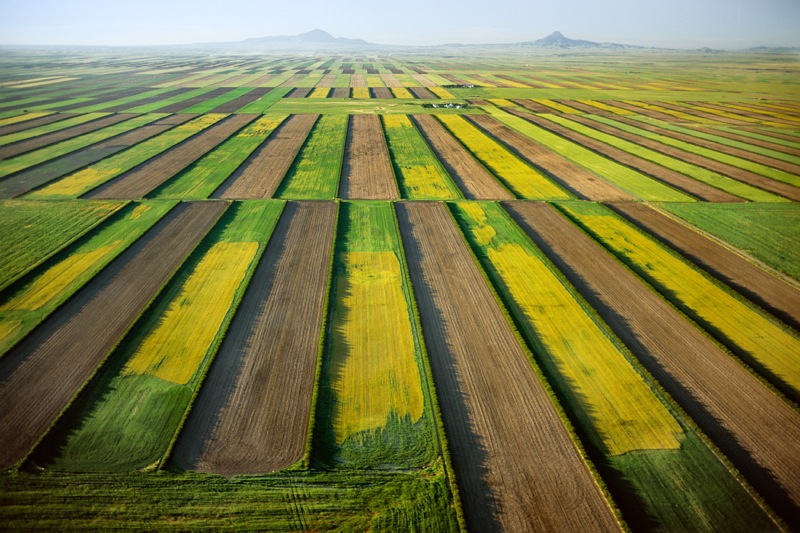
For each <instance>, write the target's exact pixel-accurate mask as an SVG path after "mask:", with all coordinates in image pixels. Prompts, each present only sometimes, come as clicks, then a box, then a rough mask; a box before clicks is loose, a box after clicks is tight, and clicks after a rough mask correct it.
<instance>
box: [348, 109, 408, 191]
mask: <svg viewBox="0 0 800 533" xmlns="http://www.w3.org/2000/svg"><path fill="white" fill-rule="evenodd" d="M339 196H340V197H341V198H347V199H351V200H355V199H357V200H391V199H394V198H400V194H399V192H398V190H397V182H396V181H395V179H394V170H393V169H392V160H391V159H390V157H389V149H388V148H387V146H386V139H384V137H383V127H382V126H381V119H380V117H379V116H378V115H353V116H351V117H350V124H349V125H348V130H347V146H346V147H345V154H344V166H343V167H342V181H341V185H340V189H339Z"/></svg>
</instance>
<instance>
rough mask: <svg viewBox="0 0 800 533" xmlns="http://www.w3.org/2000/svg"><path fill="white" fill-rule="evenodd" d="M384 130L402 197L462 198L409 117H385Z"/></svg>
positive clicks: (418, 198) (420, 198) (430, 198)
mask: <svg viewBox="0 0 800 533" xmlns="http://www.w3.org/2000/svg"><path fill="white" fill-rule="evenodd" d="M383 130H384V132H385V134H386V144H387V146H388V148H389V154H390V156H391V158H392V164H393V165H394V172H395V176H397V183H398V186H399V187H400V192H401V196H402V198H406V199H411V200H454V199H457V198H463V197H464V195H463V194H462V192H461V190H460V189H459V188H458V187H457V186H456V185H455V183H453V181H452V180H451V179H450V175H449V174H448V173H447V171H446V170H445V169H444V167H443V166H442V163H441V162H440V161H439V159H438V158H437V157H436V156H435V155H434V154H433V152H432V151H431V149H430V147H429V146H428V144H427V143H426V142H425V139H423V137H422V135H421V134H420V133H419V131H418V130H417V128H416V127H415V126H414V124H413V123H412V122H411V120H410V119H409V118H408V116H403V115H384V116H383Z"/></svg>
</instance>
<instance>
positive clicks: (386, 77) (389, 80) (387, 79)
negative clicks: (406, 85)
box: [381, 74, 403, 87]
mask: <svg viewBox="0 0 800 533" xmlns="http://www.w3.org/2000/svg"><path fill="white" fill-rule="evenodd" d="M381 79H382V80H383V83H385V84H386V86H387V87H402V86H403V84H402V83H400V82H399V81H398V80H397V78H395V77H394V74H381Z"/></svg>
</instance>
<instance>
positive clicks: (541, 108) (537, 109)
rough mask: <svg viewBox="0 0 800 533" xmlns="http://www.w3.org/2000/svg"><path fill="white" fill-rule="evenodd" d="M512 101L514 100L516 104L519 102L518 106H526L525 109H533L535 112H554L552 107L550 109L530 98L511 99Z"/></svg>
mask: <svg viewBox="0 0 800 533" xmlns="http://www.w3.org/2000/svg"><path fill="white" fill-rule="evenodd" d="M511 101H512V102H514V103H515V104H517V105H518V106H521V107H524V108H525V109H528V110H530V111H533V112H534V113H553V112H554V111H553V110H552V109H550V108H549V107H547V106H546V105H542V104H537V103H536V102H532V101H530V100H521V99H518V100H511Z"/></svg>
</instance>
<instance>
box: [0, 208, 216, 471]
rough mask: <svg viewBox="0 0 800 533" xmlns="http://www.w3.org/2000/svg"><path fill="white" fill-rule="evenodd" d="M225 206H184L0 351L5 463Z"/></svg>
mask: <svg viewBox="0 0 800 533" xmlns="http://www.w3.org/2000/svg"><path fill="white" fill-rule="evenodd" d="M226 207H227V204H225V203H222V202H203V203H194V204H181V205H180V206H178V207H177V208H176V209H175V210H173V211H172V212H171V213H170V214H169V215H167V216H166V217H165V218H164V219H163V220H161V221H160V222H159V223H158V224H157V225H156V226H154V227H153V228H152V229H151V230H150V231H148V232H147V233H146V234H145V235H144V236H143V237H142V238H140V239H139V240H138V241H137V242H136V243H134V244H133V245H132V246H131V247H130V248H129V249H128V250H126V251H125V252H123V253H122V254H121V255H120V256H119V257H118V258H117V259H115V260H114V261H113V262H112V263H111V264H110V265H109V266H107V267H106V268H105V269H104V270H103V271H102V272H101V273H100V274H98V275H97V276H96V277H95V278H94V279H92V280H91V281H90V282H89V283H87V284H86V285H85V286H84V287H83V288H82V289H81V290H80V291H78V292H77V293H76V294H75V296H73V297H72V298H71V299H70V300H69V301H67V303H66V304H64V305H63V306H62V307H61V308H60V309H59V310H58V311H56V312H55V313H54V314H53V315H51V316H50V317H49V318H48V319H47V320H45V321H44V322H43V323H42V324H41V325H40V326H39V327H38V328H36V329H35V330H34V331H33V333H32V334H31V335H30V336H28V337H27V338H26V339H25V340H24V341H22V342H21V343H20V344H18V345H17V346H16V347H15V348H13V349H12V350H11V351H9V352H8V353H7V354H6V355H5V356H4V357H3V358H2V359H0V402H1V403H0V405H2V406H3V409H2V410H0V468H8V467H9V466H11V465H13V464H15V463H16V462H18V461H19V460H20V459H22V458H23V456H24V455H25V454H26V453H27V452H28V451H29V450H30V449H31V447H32V446H33V445H34V444H35V443H36V441H37V440H38V439H39V438H40V436H41V435H42V433H43V432H44V431H45V430H46V429H47V428H48V427H49V426H50V425H51V424H52V422H53V421H54V420H55V418H56V417H57V416H58V415H59V413H60V412H61V411H62V410H63V409H64V408H65V406H66V405H67V404H68V403H69V402H70V400H71V399H72V398H73V397H74V396H75V394H76V393H77V392H78V390H79V389H80V388H81V386H82V385H83V384H84V383H85V382H86V380H87V379H89V377H90V376H91V375H92V374H93V373H94V371H95V369H96V368H97V367H98V365H100V363H101V362H102V361H103V359H104V358H105V357H106V356H107V355H108V353H109V352H110V351H111V349H112V348H113V347H114V345H115V344H116V343H117V342H119V340H120V339H121V338H122V336H123V334H124V333H125V332H126V331H127V330H128V328H130V326H131V325H132V324H133V322H134V320H136V318H137V317H138V316H139V314H140V313H141V311H142V309H143V308H144V307H145V306H146V305H147V304H148V302H150V300H151V299H152V298H153V297H154V296H155V295H156V294H157V293H158V291H159V290H160V289H161V287H162V286H163V285H164V283H166V281H167V280H168V279H169V278H170V276H172V274H173V272H174V271H175V269H177V268H178V266H179V265H180V264H181V262H182V261H183V260H184V258H185V257H186V256H187V255H188V254H189V252H191V250H192V249H193V248H194V247H195V245H196V244H197V242H198V241H199V240H200V239H201V238H202V237H203V235H205V234H206V233H207V232H208V230H209V229H210V228H211V226H212V225H213V224H214V222H216V220H217V219H218V218H219V217H220V216H221V215H222V213H223V211H224V210H225V208H226Z"/></svg>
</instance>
